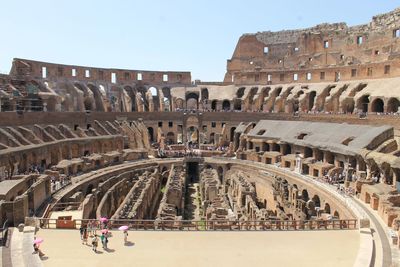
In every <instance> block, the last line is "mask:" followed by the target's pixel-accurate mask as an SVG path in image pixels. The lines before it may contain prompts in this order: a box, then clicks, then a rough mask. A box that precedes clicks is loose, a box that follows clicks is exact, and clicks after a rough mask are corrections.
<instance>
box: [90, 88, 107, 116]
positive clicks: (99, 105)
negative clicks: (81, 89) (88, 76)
mask: <svg viewBox="0 0 400 267" xmlns="http://www.w3.org/2000/svg"><path fill="white" fill-rule="evenodd" d="M87 87H88V88H89V90H91V91H92V93H93V97H94V102H95V104H96V110H97V111H106V108H105V105H104V102H103V95H105V94H106V92H105V88H104V86H103V85H99V87H97V86H96V85H94V84H91V83H88V84H87ZM103 91H104V92H103Z"/></svg>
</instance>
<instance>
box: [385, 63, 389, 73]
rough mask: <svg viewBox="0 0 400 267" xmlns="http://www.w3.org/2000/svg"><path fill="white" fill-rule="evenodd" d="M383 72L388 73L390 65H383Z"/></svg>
mask: <svg viewBox="0 0 400 267" xmlns="http://www.w3.org/2000/svg"><path fill="white" fill-rule="evenodd" d="M384 73H385V74H390V65H385V70H384Z"/></svg>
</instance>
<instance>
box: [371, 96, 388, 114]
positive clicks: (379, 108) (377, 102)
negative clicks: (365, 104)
mask: <svg viewBox="0 0 400 267" xmlns="http://www.w3.org/2000/svg"><path fill="white" fill-rule="evenodd" d="M384 105H385V104H384V103H383V100H382V99H380V98H376V99H374V101H372V103H371V111H372V112H383V110H384Z"/></svg>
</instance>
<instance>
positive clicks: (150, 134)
mask: <svg viewBox="0 0 400 267" xmlns="http://www.w3.org/2000/svg"><path fill="white" fill-rule="evenodd" d="M147 131H148V132H149V140H150V142H151V143H152V142H154V129H153V127H148V128H147Z"/></svg>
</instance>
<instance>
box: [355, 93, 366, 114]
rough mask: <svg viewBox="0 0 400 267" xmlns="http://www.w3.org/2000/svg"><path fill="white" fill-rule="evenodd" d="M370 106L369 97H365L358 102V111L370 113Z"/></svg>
mask: <svg viewBox="0 0 400 267" xmlns="http://www.w3.org/2000/svg"><path fill="white" fill-rule="evenodd" d="M368 105H369V95H363V96H362V97H361V98H360V99H359V100H358V105H357V109H358V110H360V111H362V112H368Z"/></svg>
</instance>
